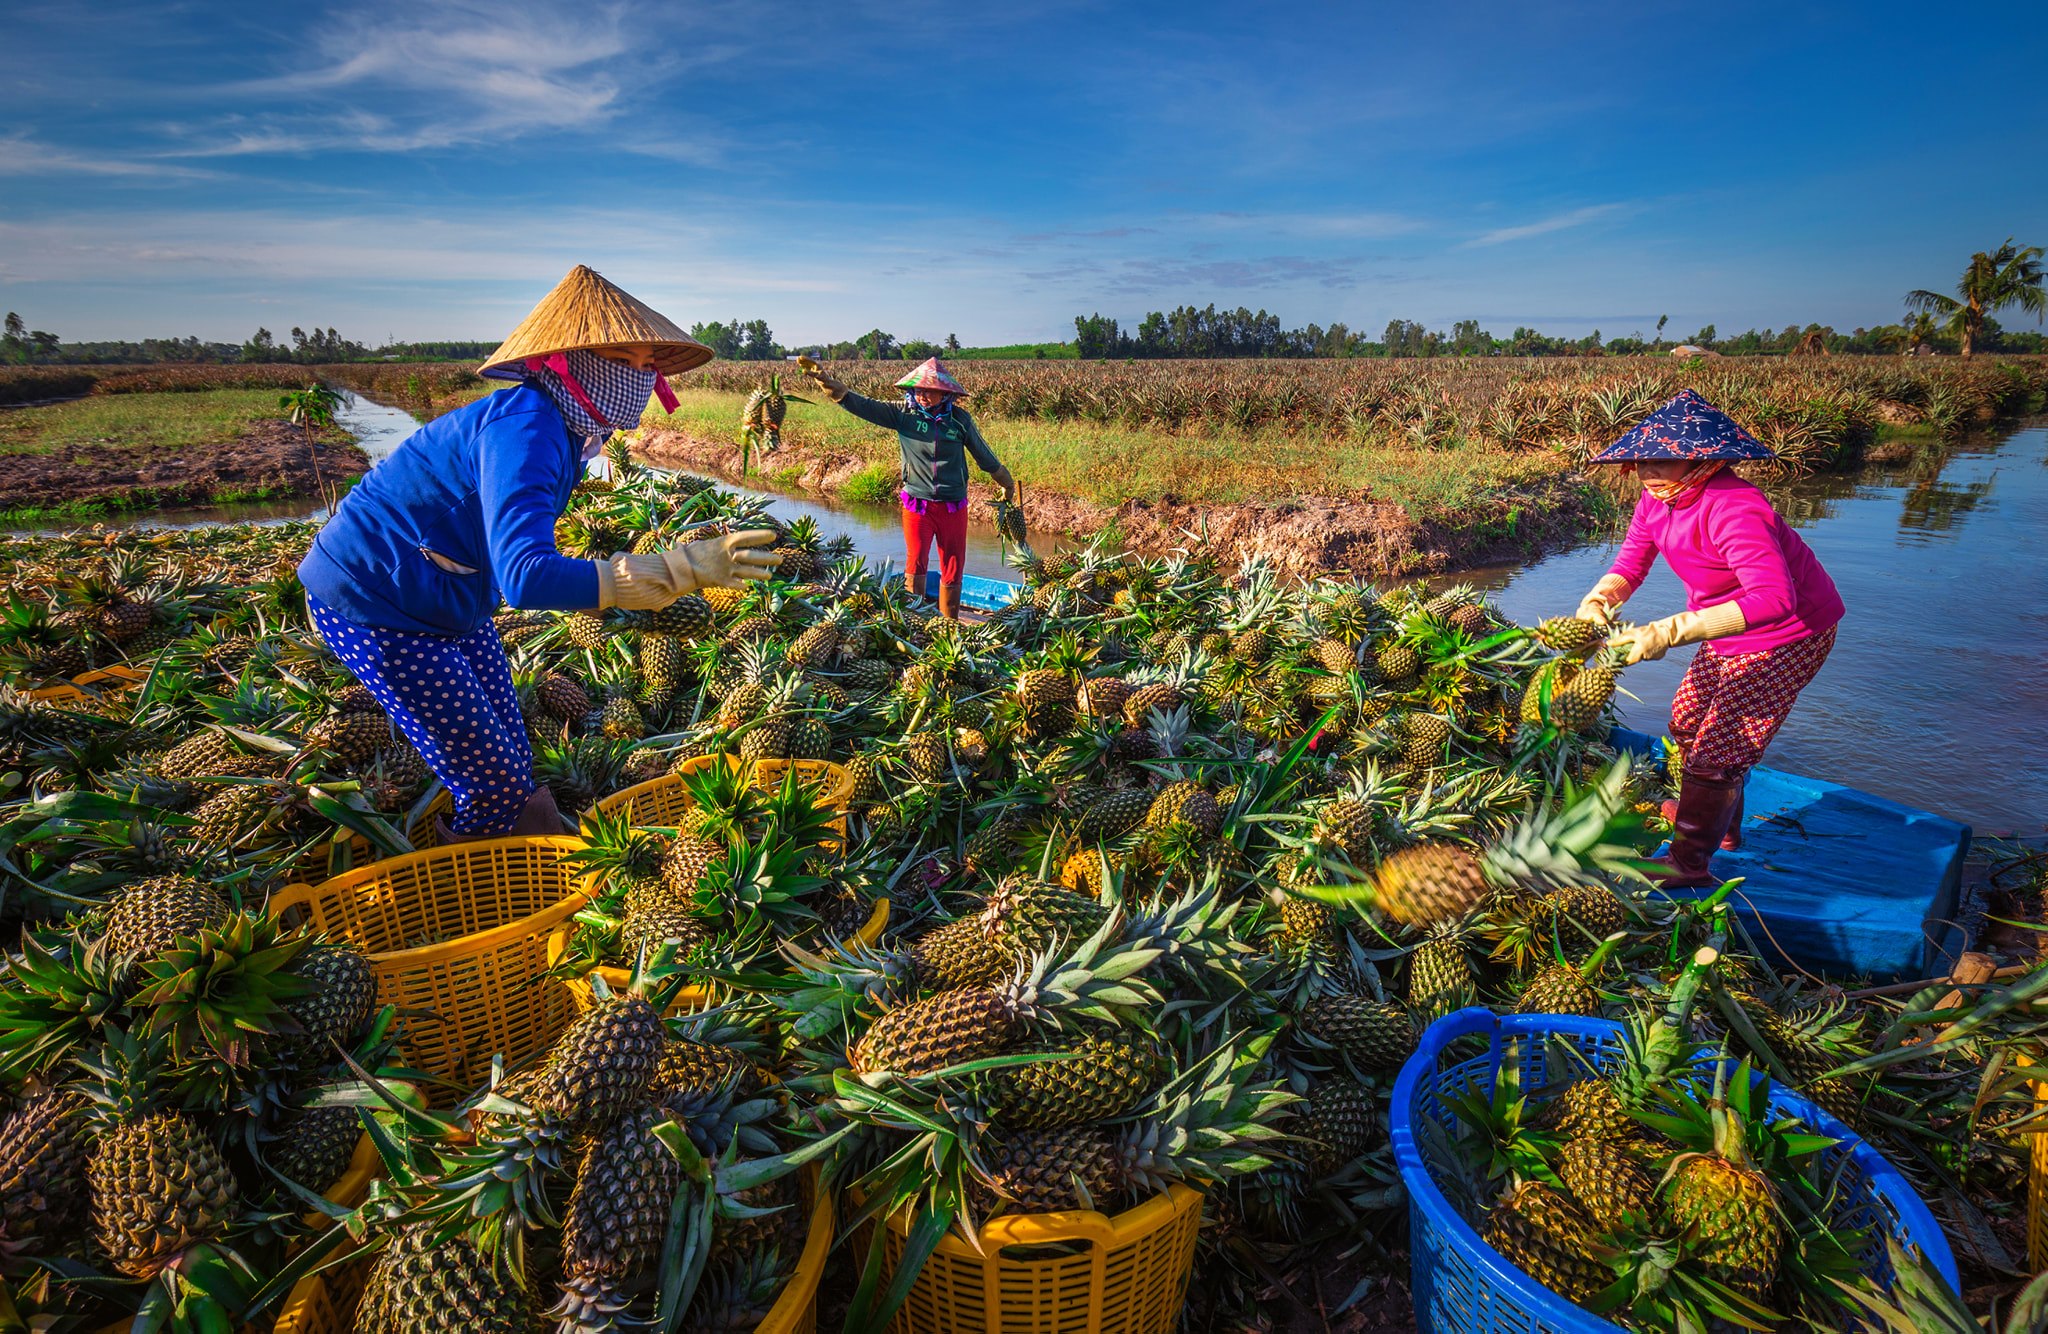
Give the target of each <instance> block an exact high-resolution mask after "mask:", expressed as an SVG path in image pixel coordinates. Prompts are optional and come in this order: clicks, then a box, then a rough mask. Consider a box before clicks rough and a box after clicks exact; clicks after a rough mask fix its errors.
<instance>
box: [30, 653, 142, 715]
mask: <svg viewBox="0 0 2048 1334" xmlns="http://www.w3.org/2000/svg"><path fill="white" fill-rule="evenodd" d="M148 679H149V673H148V672H146V671H142V670H139V669H138V668H134V667H124V666H122V665H120V664H119V663H116V664H115V665H114V666H112V667H107V668H103V669H102V670H100V671H96V672H85V673H83V674H81V675H78V676H74V677H72V678H71V681H70V683H69V684H67V685H54V686H43V687H41V688H40V689H36V690H31V691H29V692H28V697H29V698H30V699H32V700H36V701H38V702H40V703H43V704H53V705H55V706H56V707H58V708H60V709H72V708H76V707H77V706H78V705H80V704H89V703H91V702H92V697H93V696H95V695H125V694H127V693H128V692H129V691H131V690H133V689H135V687H137V686H139V685H141V684H142V683H143V682H144V681H147V680H148Z"/></svg>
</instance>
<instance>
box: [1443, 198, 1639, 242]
mask: <svg viewBox="0 0 2048 1334" xmlns="http://www.w3.org/2000/svg"><path fill="white" fill-rule="evenodd" d="M1627 207H1628V205H1626V204H1589V205H1587V206H1586V207H1585V208H1575V209H1573V210H1572V211H1571V212H1569V213H1559V214H1557V215H1556V216H1555V217H1549V218H1544V219H1542V220H1541V221H1538V222H1525V223H1523V224H1522V225H1521V226H1519V227H1497V228H1495V229H1494V230H1493V231H1490V232H1481V233H1480V234H1479V235H1477V236H1475V237H1473V238H1472V239H1471V240H1469V241H1467V242H1465V245H1466V246H1467V247H1470V246H1483V245H1501V244H1503V243H1505V242H1508V241H1525V240H1527V239H1528V238H1530V237H1532V236H1548V235H1549V234H1550V233H1551V232H1561V231H1565V230H1566V229H1568V228H1572V227H1583V226H1585V225H1586V224H1587V223H1589V222H1594V221H1597V220H1598V219H1600V218H1604V217H1608V216H1609V215H1611V214H1615V213H1619V212H1621V211H1622V210H1623V209H1625V208H1627Z"/></svg>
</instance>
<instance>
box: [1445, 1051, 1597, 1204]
mask: <svg viewBox="0 0 2048 1334" xmlns="http://www.w3.org/2000/svg"><path fill="white" fill-rule="evenodd" d="M1444 1101H1445V1103H1446V1104H1447V1105H1449V1106H1450V1107H1451V1108H1452V1110H1454V1111H1455V1112H1456V1113H1457V1123H1458V1124H1457V1128H1456V1130H1455V1131H1452V1130H1450V1129H1448V1128H1444V1127H1441V1126H1438V1127H1432V1130H1433V1131H1434V1133H1439V1134H1445V1135H1452V1136H1454V1137H1455V1138H1456V1139H1458V1140H1459V1141H1461V1142H1462V1143H1463V1144H1464V1145H1466V1146H1467V1147H1464V1148H1461V1149H1460V1150H1458V1151H1456V1152H1455V1153H1453V1154H1452V1155H1451V1156H1448V1157H1446V1158H1445V1159H1444V1160H1443V1161H1446V1162H1457V1163H1469V1164H1471V1165H1472V1168H1473V1169H1474V1170H1476V1171H1477V1172H1478V1173H1479V1177H1480V1182H1479V1183H1468V1186H1472V1187H1473V1189H1472V1194H1473V1195H1474V1197H1475V1198H1478V1199H1491V1197H1492V1195H1493V1194H1494V1193H1496V1192H1497V1191H1498V1190H1499V1189H1502V1188H1505V1187H1506V1186H1511V1185H1513V1184H1515V1183H1517V1182H1521V1181H1540V1182H1542V1183H1543V1184H1544V1185H1546V1186H1550V1187H1552V1188H1554V1189H1558V1190H1562V1189H1564V1183H1563V1182H1561V1181H1559V1180H1558V1177H1557V1173H1556V1172H1555V1171H1554V1170H1553V1169H1552V1168H1551V1166H1550V1160H1551V1159H1552V1158H1553V1157H1555V1156H1556V1153H1557V1149H1558V1147H1559V1142H1560V1141H1559V1137H1558V1136H1557V1135H1556V1134H1555V1133H1553V1132H1552V1131H1550V1130H1548V1129H1546V1128H1544V1127H1542V1126H1541V1125H1539V1124H1538V1123H1537V1120H1536V1118H1535V1117H1534V1116H1532V1115H1531V1108H1530V1105H1529V1098H1528V1096H1527V1095H1526V1094H1525V1093H1524V1092H1523V1091H1522V1062H1520V1061H1519V1060H1513V1059H1503V1060H1502V1061H1501V1064H1500V1070H1499V1073H1498V1075H1497V1076H1496V1077H1495V1079H1494V1081H1493V1087H1492V1088H1491V1089H1490V1090H1487V1089H1482V1088H1480V1087H1479V1086H1478V1085H1477V1084H1476V1083H1468V1084H1466V1085H1465V1088H1464V1091H1463V1092H1461V1093H1458V1094H1456V1095H1455V1096H1451V1097H1447V1098H1445V1099H1444ZM1481 1183H1483V1184H1481Z"/></svg>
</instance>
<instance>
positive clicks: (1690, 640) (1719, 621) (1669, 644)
mask: <svg viewBox="0 0 2048 1334" xmlns="http://www.w3.org/2000/svg"><path fill="white" fill-rule="evenodd" d="M1748 628H1749V622H1748V620H1747V619H1746V618H1744V616H1743V614H1742V608H1740V607H1738V606H1736V605H1735V604H1734V603H1733V602H1721V603H1717V604H1715V605H1714V606H1711V607H1708V608H1707V609H1706V610H1704V611H1682V612H1680V613H1678V615H1676V616H1666V617H1665V618H1664V619H1663V620H1661V621H1651V622H1650V623H1649V624H1647V625H1637V626H1632V627H1630V628H1628V629H1625V630H1622V631H1619V632H1618V633H1616V634H1615V635H1614V636H1613V637H1612V638H1611V639H1609V640H1608V641H1607V647H1609V648H1626V649H1627V650H1628V665H1629V666H1631V667H1633V666H1635V665H1636V664H1637V663H1639V662H1643V661H1646V660H1647V661H1650V662H1655V661H1656V660H1657V659H1659V658H1661V657H1663V656H1664V655H1665V654H1666V653H1669V652H1670V651H1671V650H1672V649H1674V648H1677V647H1678V646H1679V645H1681V644H1703V643H1705V642H1706V641H1707V640H1709V639H1725V638H1727V637H1728V636H1729V635H1739V634H1741V633H1742V632H1743V631H1744V630H1746V629H1748Z"/></svg>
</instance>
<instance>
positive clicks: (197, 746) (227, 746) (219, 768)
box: [156, 727, 243, 778]
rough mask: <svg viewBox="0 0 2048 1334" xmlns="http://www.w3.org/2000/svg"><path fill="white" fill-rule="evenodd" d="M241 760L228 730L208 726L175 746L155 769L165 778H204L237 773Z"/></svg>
mask: <svg viewBox="0 0 2048 1334" xmlns="http://www.w3.org/2000/svg"><path fill="white" fill-rule="evenodd" d="M242 759H243V755H242V752H241V751H240V750H238V749H236V748H235V744H234V742H232V741H230V740H229V739H228V735H227V733H225V732H220V731H216V730H215V729H213V728H211V727H208V728H202V729H201V730H199V731H197V732H194V733H192V735H190V736H188V737H186V738H185V739H184V740H183V741H180V742H179V743H178V744H177V745H175V746H172V747H171V748H170V750H168V751H166V752H165V753H164V757H163V758H162V759H161V760H159V761H157V766H156V768H157V772H158V773H160V774H162V775H163V776H164V777H165V778H204V777H208V776H211V775H215V774H226V773H234V772H236V771H237V767H238V765H239V763H240V761H241V760H242Z"/></svg>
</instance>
